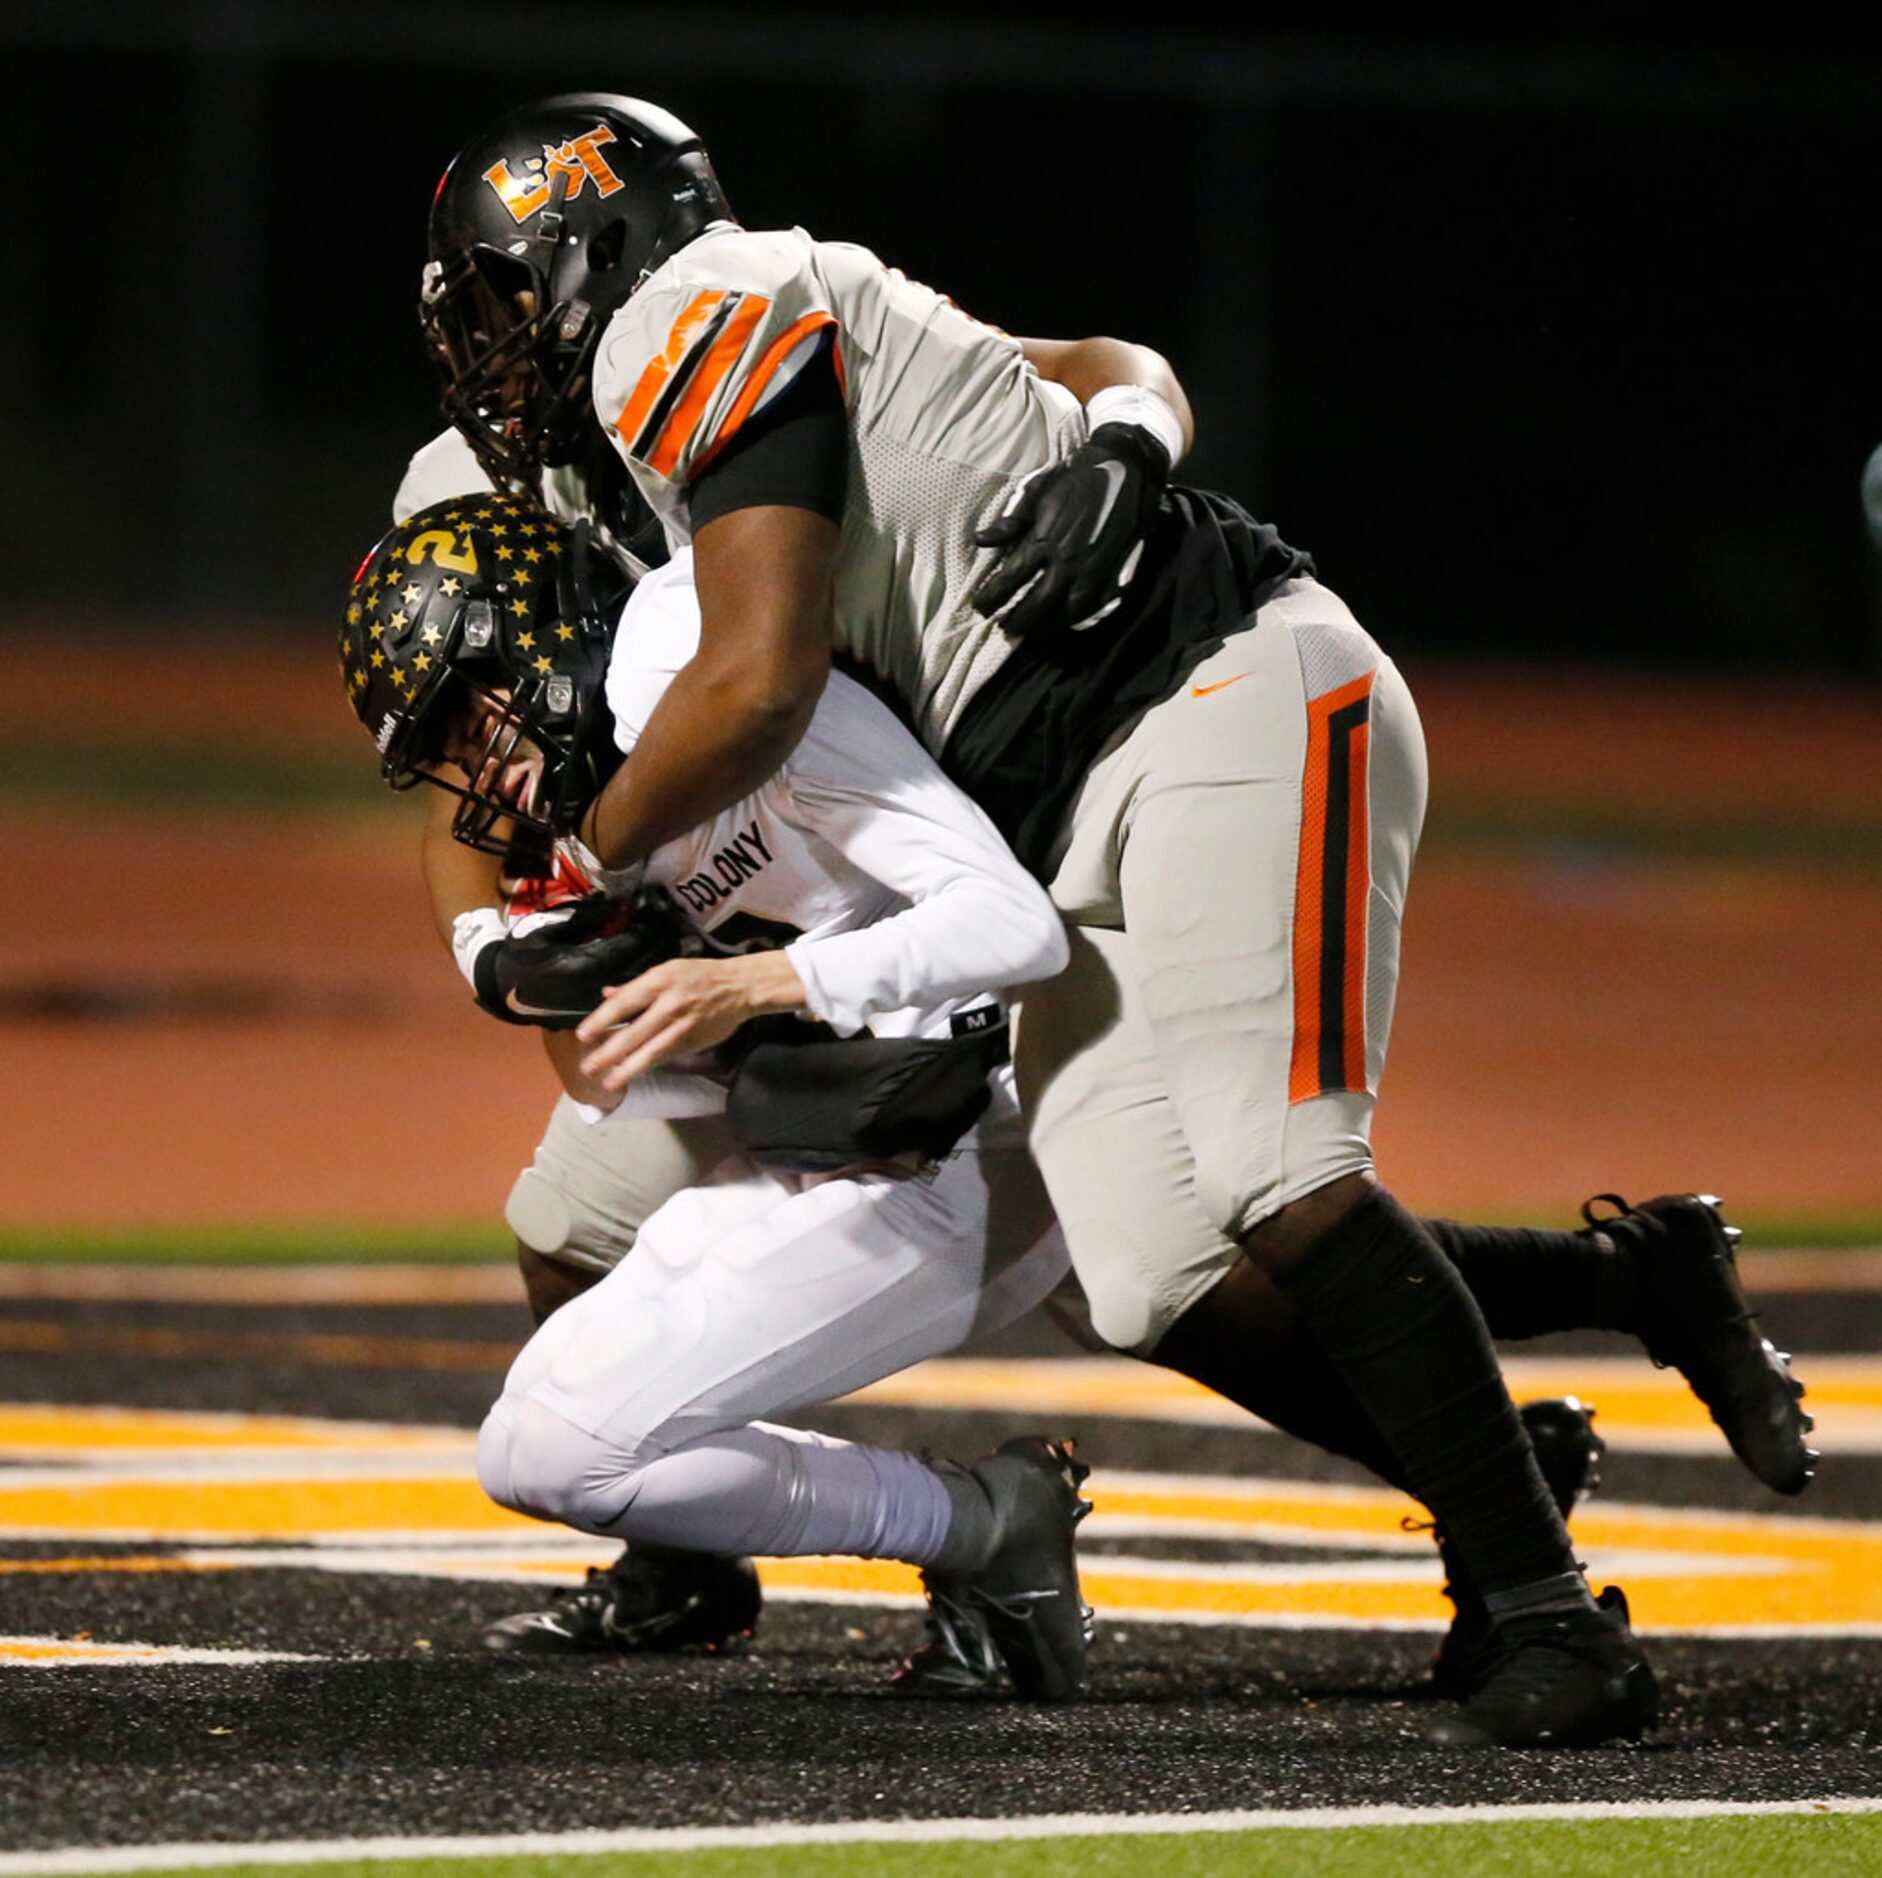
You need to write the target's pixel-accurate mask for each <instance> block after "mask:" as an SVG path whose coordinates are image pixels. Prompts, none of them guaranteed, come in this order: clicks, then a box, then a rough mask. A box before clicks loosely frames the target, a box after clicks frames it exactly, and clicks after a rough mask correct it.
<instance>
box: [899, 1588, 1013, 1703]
mask: <svg viewBox="0 0 1882 1878" xmlns="http://www.w3.org/2000/svg"><path fill="white" fill-rule="evenodd" d="M922 1633H923V1641H922V1642H921V1643H919V1644H917V1645H916V1647H915V1648H914V1649H913V1650H911V1651H910V1652H909V1654H908V1656H907V1657H906V1658H904V1660H903V1662H902V1665H901V1667H900V1668H899V1669H897V1670H896V1672H895V1674H894V1675H893V1676H891V1677H890V1678H889V1687H890V1688H892V1689H893V1690H894V1691H895V1693H896V1694H897V1695H906V1696H911V1697H914V1698H916V1699H917V1700H933V1701H951V1700H953V1699H955V1698H957V1697H959V1696H973V1695H995V1694H997V1693H998V1692H999V1690H1000V1688H1001V1686H1002V1685H1003V1683H1004V1682H1005V1679H1006V1665H1005V1664H1004V1663H1002V1662H1001V1660H1000V1652H999V1651H998V1650H996V1649H995V1648H994V1647H993V1637H992V1634H991V1633H990V1632H989V1631H988V1629H987V1620H986V1619H985V1618H984V1617H983V1616H982V1615H981V1614H980V1612H979V1611H978V1610H976V1609H973V1608H971V1607H970V1606H968V1605H965V1604H962V1603H959V1602H957V1601H955V1600H953V1599H948V1600H947V1601H946V1602H943V1601H942V1599H940V1598H938V1597H936V1596H935V1595H934V1593H933V1591H932V1589H931V1590H930V1592H929V1597H928V1609H927V1611H926V1613H925V1614H924V1616H923V1618H922Z"/></svg>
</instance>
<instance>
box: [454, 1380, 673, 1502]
mask: <svg viewBox="0 0 1882 1878" xmlns="http://www.w3.org/2000/svg"><path fill="white" fill-rule="evenodd" d="M640 1465H641V1459H640V1454H639V1451H638V1450H637V1449H634V1448H628V1449H623V1448H621V1447H619V1446H617V1445H615V1444H613V1443H611V1442H608V1441H606V1440H603V1439H602V1438H601V1437H600V1436H598V1435H593V1434H590V1433H589V1432H588V1431H587V1430H585V1429H581V1428H577V1427H576V1426H575V1425H574V1424H573V1423H571V1422H568V1421H565V1420H564V1419H563V1418H562V1417H561V1416H560V1415H557V1414H555V1413H554V1412H553V1411H552V1410H550V1409H546V1408H544V1407H542V1406H541V1405H540V1404H539V1403H535V1402H530V1401H522V1402H518V1401H514V1400H511V1399H508V1398H506V1399H505V1400H504V1401H501V1402H499V1403H498V1404H497V1405H496V1407H495V1408H493V1409H492V1410H491V1411H490V1413H489V1415H488V1416H486V1417H485V1419H484V1425H483V1428H482V1429H481V1431H480V1432H479V1434H478V1437H477V1478H478V1481H479V1483H480V1484H481V1485H482V1487H483V1489H484V1491H485V1492H486V1493H487V1494H489V1495H490V1497H491V1498H492V1499H493V1500H495V1501H496V1502H497V1504H498V1505H499V1506H507V1507H508V1508H510V1510H511V1511H512V1512H517V1513H526V1514H528V1515H529V1516H530V1517H531V1518H532V1519H546V1520H554V1521H556V1522H558V1523H559V1524H561V1525H564V1526H573V1527H575V1528H576V1529H577V1530H578V1531H582V1532H608V1531H610V1530H611V1529H612V1527H613V1525H614V1523H615V1522H616V1521H617V1520H618V1519H619V1518H620V1517H621V1515H622V1513H623V1512H624V1511H625V1510H626V1508H627V1506H628V1505H629V1503H630V1502H631V1501H632V1499H633V1497H634V1490H635V1487H636V1485H637V1484H638V1480H639V1472H640Z"/></svg>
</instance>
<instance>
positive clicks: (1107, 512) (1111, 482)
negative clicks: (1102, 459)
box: [1085, 463, 1124, 547]
mask: <svg viewBox="0 0 1882 1878" xmlns="http://www.w3.org/2000/svg"><path fill="white" fill-rule="evenodd" d="M1098 474H1099V475H1100V476H1102V477H1103V478H1104V506H1103V507H1102V508H1100V509H1099V511H1098V519H1097V520H1096V521H1095V522H1093V523H1092V525H1091V534H1090V537H1089V539H1088V540H1087V542H1086V544H1085V545H1086V546H1087V547H1089V546H1090V545H1091V542H1093V541H1096V540H1097V539H1098V537H1099V536H1100V535H1101V534H1103V533H1104V525H1105V523H1106V522H1108V521H1109V520H1110V519H1111V511H1112V510H1113V509H1114V508H1116V507H1117V497H1118V491H1119V490H1120V489H1122V488H1123V487H1124V465H1123V464H1122V463H1100V464H1099V465H1098Z"/></svg>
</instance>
